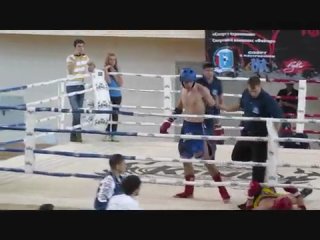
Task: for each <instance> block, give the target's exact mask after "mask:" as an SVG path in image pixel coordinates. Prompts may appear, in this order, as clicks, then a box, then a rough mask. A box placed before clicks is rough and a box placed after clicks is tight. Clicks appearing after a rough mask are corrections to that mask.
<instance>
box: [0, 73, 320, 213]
mask: <svg viewBox="0 0 320 240" xmlns="http://www.w3.org/2000/svg"><path fill="white" fill-rule="evenodd" d="M121 74H122V75H123V76H138V77H142V78H144V77H148V78H150V79H154V80H157V81H161V80H162V81H163V89H160V90H154V89H130V88H122V90H123V91H139V92H140V93H143V92H149V93H150V92H151V93H152V92H158V93H163V107H161V108H157V107H154V106H135V105H120V106H119V107H120V111H119V114H120V121H119V122H118V123H119V126H120V128H121V126H123V125H127V126H129V127H130V129H131V131H118V132H115V133H113V135H116V136H118V138H119V140H120V142H103V141H102V137H103V136H105V135H107V134H109V135H110V133H105V132H104V131H103V130H101V128H100V129H99V130H97V129H96V128H95V126H93V125H94V124H93V123H92V122H91V123H90V119H89V121H83V122H84V123H83V124H82V130H76V129H75V127H73V128H72V127H67V124H66V121H65V118H66V116H67V115H68V114H69V115H70V114H71V113H72V112H80V113H82V115H91V116H95V117H98V116H99V115H102V114H110V113H112V110H99V109H94V108H92V107H91V108H83V109H79V110H73V111H72V110H71V109H68V108H65V98H66V97H67V96H69V95H71V94H65V93H64V87H65V86H64V85H65V82H66V81H68V79H66V78H63V79H56V80H52V81H46V82H43V83H35V84H30V85H27V86H20V87H13V88H6V89H0V94H1V92H9V91H21V90H23V91H27V90H28V88H35V87H38V86H43V85H44V86H46V85H50V84H57V86H58V89H59V90H58V96H54V97H51V98H48V99H42V100H40V101H35V102H29V103H27V104H25V105H20V106H3V105H2V104H0V105H2V106H0V110H6V111H23V112H24V113H25V120H26V121H25V125H24V124H23V123H21V124H18V125H17V124H15V125H2V126H0V130H12V131H23V132H25V133H26V136H25V138H24V139H17V140H16V141H10V142H5V141H3V140H2V141H1V143H0V151H1V152H18V153H21V154H22V155H20V156H17V157H13V158H10V159H8V160H4V161H1V162H0V208H2V209H3V208H4V209H6V208H8V209H10V208H11V209H24V208H25V206H27V205H30V206H34V208H37V206H39V205H40V204H43V203H47V202H50V203H52V204H54V205H55V206H57V208H62V209H93V200H94V196H95V193H96V190H97V186H98V181H99V180H100V179H101V178H102V177H103V176H104V174H105V170H106V169H107V168H108V157H109V156H110V155H112V154H114V153H121V154H122V155H124V156H125V158H126V160H127V165H128V173H132V174H137V175H139V176H140V177H141V178H142V181H143V186H142V190H141V193H140V196H139V197H138V200H139V202H140V205H141V207H142V208H143V209H208V210H210V209H230V210H233V209H234V210H236V209H237V205H238V204H240V203H243V202H244V201H245V199H246V190H245V189H246V187H247V186H248V184H249V181H250V177H251V167H252V166H253V165H256V166H267V181H266V183H265V184H267V185H270V186H276V187H279V188H280V187H283V186H289V185H288V184H283V182H284V180H288V179H289V180H291V181H292V185H294V186H296V187H298V188H305V187H309V188H313V189H314V192H313V193H312V194H311V195H310V196H308V198H307V199H306V205H307V208H308V209H320V205H319V204H318V200H319V199H320V193H319V192H320V191H319V189H320V159H319V157H320V151H319V150H314V149H283V148H279V146H278V143H279V142H281V141H301V142H310V143H311V142H315V143H319V142H320V141H319V140H317V139H304V138H302V139H297V138H294V139H292V138H279V137H278V135H277V133H276V132H275V129H274V126H273V123H274V122H292V123H297V128H296V131H297V132H303V131H305V132H307V131H309V130H305V129H304V124H305V123H312V124H317V125H319V123H320V120H319V119H316V117H317V115H316V114H313V115H312V114H306V113H305V104H306V100H318V99H317V98H316V97H310V96H306V88H307V82H306V81H304V80H301V81H299V103H298V116H297V119H263V118H254V119H253V118H244V117H241V116H237V113H235V114H232V116H231V115H230V114H228V115H223V116H210V115H204V116H205V117H207V118H219V119H225V120H239V121H241V120H248V121H252V120H258V121H267V127H268V131H269V137H268V138H261V137H238V136H190V135H180V134H159V133H150V132H147V133H146V132H137V131H135V127H134V126H160V123H156V122H145V121H144V117H147V116H148V117H152V118H154V119H157V120H158V122H159V121H160V122H162V121H163V120H164V119H165V118H166V117H169V116H175V117H177V118H183V117H186V116H188V117H196V115H183V114H182V115H172V114H171V111H172V109H174V101H173V97H174V94H176V93H178V92H179V91H174V90H173V88H172V86H173V81H174V80H175V79H176V77H177V76H176V75H154V74H133V73H121ZM221 80H225V81H228V80H231V81H234V80H238V81H241V80H247V79H245V78H243V79H239V78H237V79H231V78H221ZM274 82H283V81H274ZM92 91H94V86H92V84H91V85H90V84H87V85H86V89H85V90H84V91H81V92H78V93H72V94H79V93H91V92H92ZM224 96H226V97H239V96H238V95H236V94H224ZM47 103H54V106H55V107H47V106H41V105H43V104H47ZM39 105H40V107H38V106H39ZM110 106H114V105H111V104H110V103H109V107H110ZM123 109H129V110H123ZM130 109H134V110H130ZM147 110H148V111H147ZM156 110H158V111H159V112H152V111H156ZM150 111H151V112H150ZM39 113H45V114H48V115H49V113H50V114H52V113H53V114H54V115H51V116H48V117H44V118H38V119H37V115H38V114H39ZM238 114H241V113H238ZM122 116H129V117H131V116H135V117H136V118H138V119H141V121H122V120H121V117H122ZM310 117H311V118H310ZM87 120H88V119H87ZM91 120H92V118H91ZM46 121H56V122H57V126H58V128H40V127H38V126H37V125H38V124H39V123H41V122H46ZM95 123H97V122H95ZM97 124H101V125H102V126H103V125H104V124H106V122H103V121H98V123H97ZM175 126H176V127H177V128H179V127H180V126H181V125H180V124H179V123H177V124H176V125H175ZM223 128H224V129H230V130H232V131H233V130H234V131H239V129H240V128H239V127H230V126H229V127H223ZM72 131H75V132H77V131H78V132H82V133H84V136H83V139H84V142H83V143H73V142H68V143H62V144H57V145H55V146H52V147H49V148H46V149H37V148H36V147H35V142H36V139H37V138H38V137H39V136H43V135H47V134H56V133H59V134H69V133H70V132H72ZM309 132H311V131H309ZM38 133H40V134H38ZM313 133H316V132H315V131H314V132H313ZM179 138H183V139H204V140H206V139H210V140H231V141H235V140H236V141H242V140H253V141H268V144H269V149H268V150H269V151H268V161H267V163H264V164H263V163H253V162H245V163H242V162H232V161H231V160H230V159H231V152H232V148H233V145H218V146H217V153H216V159H217V160H215V161H209V160H208V161H204V160H201V161H199V160H193V159H192V160H186V159H180V158H179V154H178V151H177V142H175V140H177V139H179ZM21 140H23V141H24V144H25V148H21V149H19V148H10V147H8V144H10V143H12V142H18V141H21ZM182 162H193V163H194V164H195V173H196V174H195V175H196V181H195V182H185V181H184V180H183V168H182ZM203 162H207V163H215V164H216V165H217V166H218V167H219V169H220V171H221V173H222V174H223V180H224V182H221V183H216V182H213V181H212V180H210V177H209V175H207V172H206V170H205V167H204V166H203ZM185 183H187V184H192V185H196V186H197V187H196V189H195V196H194V198H193V199H176V198H173V195H174V194H175V193H177V192H179V191H181V188H182V187H181V186H182V185H183V184H185ZM222 185H224V186H227V187H228V190H229V193H230V195H231V201H230V203H228V204H225V203H223V202H222V200H221V197H220V195H219V193H218V190H217V188H216V187H217V186H222ZM1 206H2V207H1Z"/></svg>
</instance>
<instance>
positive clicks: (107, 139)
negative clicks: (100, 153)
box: [102, 135, 111, 142]
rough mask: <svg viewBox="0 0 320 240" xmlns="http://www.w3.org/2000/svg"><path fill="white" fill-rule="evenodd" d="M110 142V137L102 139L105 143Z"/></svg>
mask: <svg viewBox="0 0 320 240" xmlns="http://www.w3.org/2000/svg"><path fill="white" fill-rule="evenodd" d="M110 140H111V139H110V136H108V135H106V136H104V138H103V139H102V141H103V142H109V141H110Z"/></svg>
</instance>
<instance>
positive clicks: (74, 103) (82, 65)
mask: <svg viewBox="0 0 320 240" xmlns="http://www.w3.org/2000/svg"><path fill="white" fill-rule="evenodd" d="M84 45H85V42H84V41H83V40H82V39H76V40H75V41H74V42H73V46H74V53H73V54H71V55H69V56H68V57H67V72H68V77H72V78H74V79H73V80H70V81H68V82H67V83H66V91H67V93H73V92H78V91H83V90H84V79H85V78H84V77H83V76H81V75H83V74H87V73H88V66H87V64H88V62H89V57H88V56H87V55H86V54H85V52H84ZM77 76H78V77H77ZM83 100H84V94H77V95H73V96H69V101H70V105H71V108H72V110H76V109H79V108H82V107H83ZM80 122H81V114H80V113H73V114H72V126H77V127H75V129H81V127H80V126H79V125H80ZM70 141H71V142H82V137H81V133H71V135H70Z"/></svg>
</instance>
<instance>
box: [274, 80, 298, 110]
mask: <svg viewBox="0 0 320 240" xmlns="http://www.w3.org/2000/svg"><path fill="white" fill-rule="evenodd" d="M277 96H278V97H287V96H289V97H298V90H297V89H295V88H294V84H293V83H286V88H283V89H281V90H280V91H279V92H278V95H277ZM278 102H279V105H280V107H281V109H282V111H283V114H284V115H285V116H287V115H288V114H292V115H293V116H296V115H297V108H298V99H290V100H288V99H279V100H278Z"/></svg>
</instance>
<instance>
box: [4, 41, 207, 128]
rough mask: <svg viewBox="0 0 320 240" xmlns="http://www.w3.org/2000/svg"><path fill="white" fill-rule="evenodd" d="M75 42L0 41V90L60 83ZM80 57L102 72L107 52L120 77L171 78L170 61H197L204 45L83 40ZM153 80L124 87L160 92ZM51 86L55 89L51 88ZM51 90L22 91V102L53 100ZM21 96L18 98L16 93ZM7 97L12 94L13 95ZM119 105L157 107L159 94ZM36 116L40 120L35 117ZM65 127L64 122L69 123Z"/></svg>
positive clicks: (131, 80)
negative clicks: (114, 59) (131, 74)
mask: <svg viewBox="0 0 320 240" xmlns="http://www.w3.org/2000/svg"><path fill="white" fill-rule="evenodd" d="M75 38H76V37H64V36H32V35H1V37H0V52H1V54H0V81H1V84H0V85H1V87H8V86H17V85H24V84H29V83H34V82H41V81H46V80H51V79H56V78H61V77H65V73H66V70H65V68H66V67H65V59H66V57H67V55H69V54H71V53H72V52H73V46H72V44H73V40H74V39H75ZM83 39H84V40H85V41H86V52H87V54H88V55H89V57H90V58H91V59H92V60H94V61H95V62H96V64H97V67H102V66H103V63H104V59H105V56H106V54H107V52H114V53H116V54H117V56H118V59H119V65H120V67H121V70H122V71H124V72H136V73H158V74H175V62H176V61H195V62H200V61H202V60H203V58H204V56H205V54H204V41H203V40H201V39H197V40H195V39H190V40H188V39H159V38H116V37H84V38H83ZM162 84H163V83H162V81H161V80H159V79H149V78H137V77H126V78H125V86H124V87H129V88H140V89H163V85H162ZM54 86H56V85H54ZM56 91H57V90H56V88H55V87H42V88H37V89H36V90H35V91H34V90H27V91H24V92H26V93H27V94H26V95H25V100H26V102H30V101H34V100H39V99H43V98H47V97H50V96H54V95H56ZM19 93H22V92H19ZM11 94H18V92H14V93H11ZM123 99H124V100H123V104H126V105H147V106H159V107H162V106H163V97H162V94H157V93H153V94H151V93H136V92H124V94H123ZM39 115H40V114H39ZM121 119H122V120H127V121H135V120H138V121H151V122H153V121H155V122H161V121H162V120H163V119H162V118H156V119H154V118H143V119H141V118H139V119H137V118H134V117H126V116H123V117H122V118H121ZM69 124H70V122H69ZM119 130H122V131H126V130H131V131H134V130H138V131H142V130H143V131H146V132H150V131H152V132H154V131H158V128H155V127H144V128H143V127H137V128H133V126H123V127H121V128H120V129H119Z"/></svg>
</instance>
